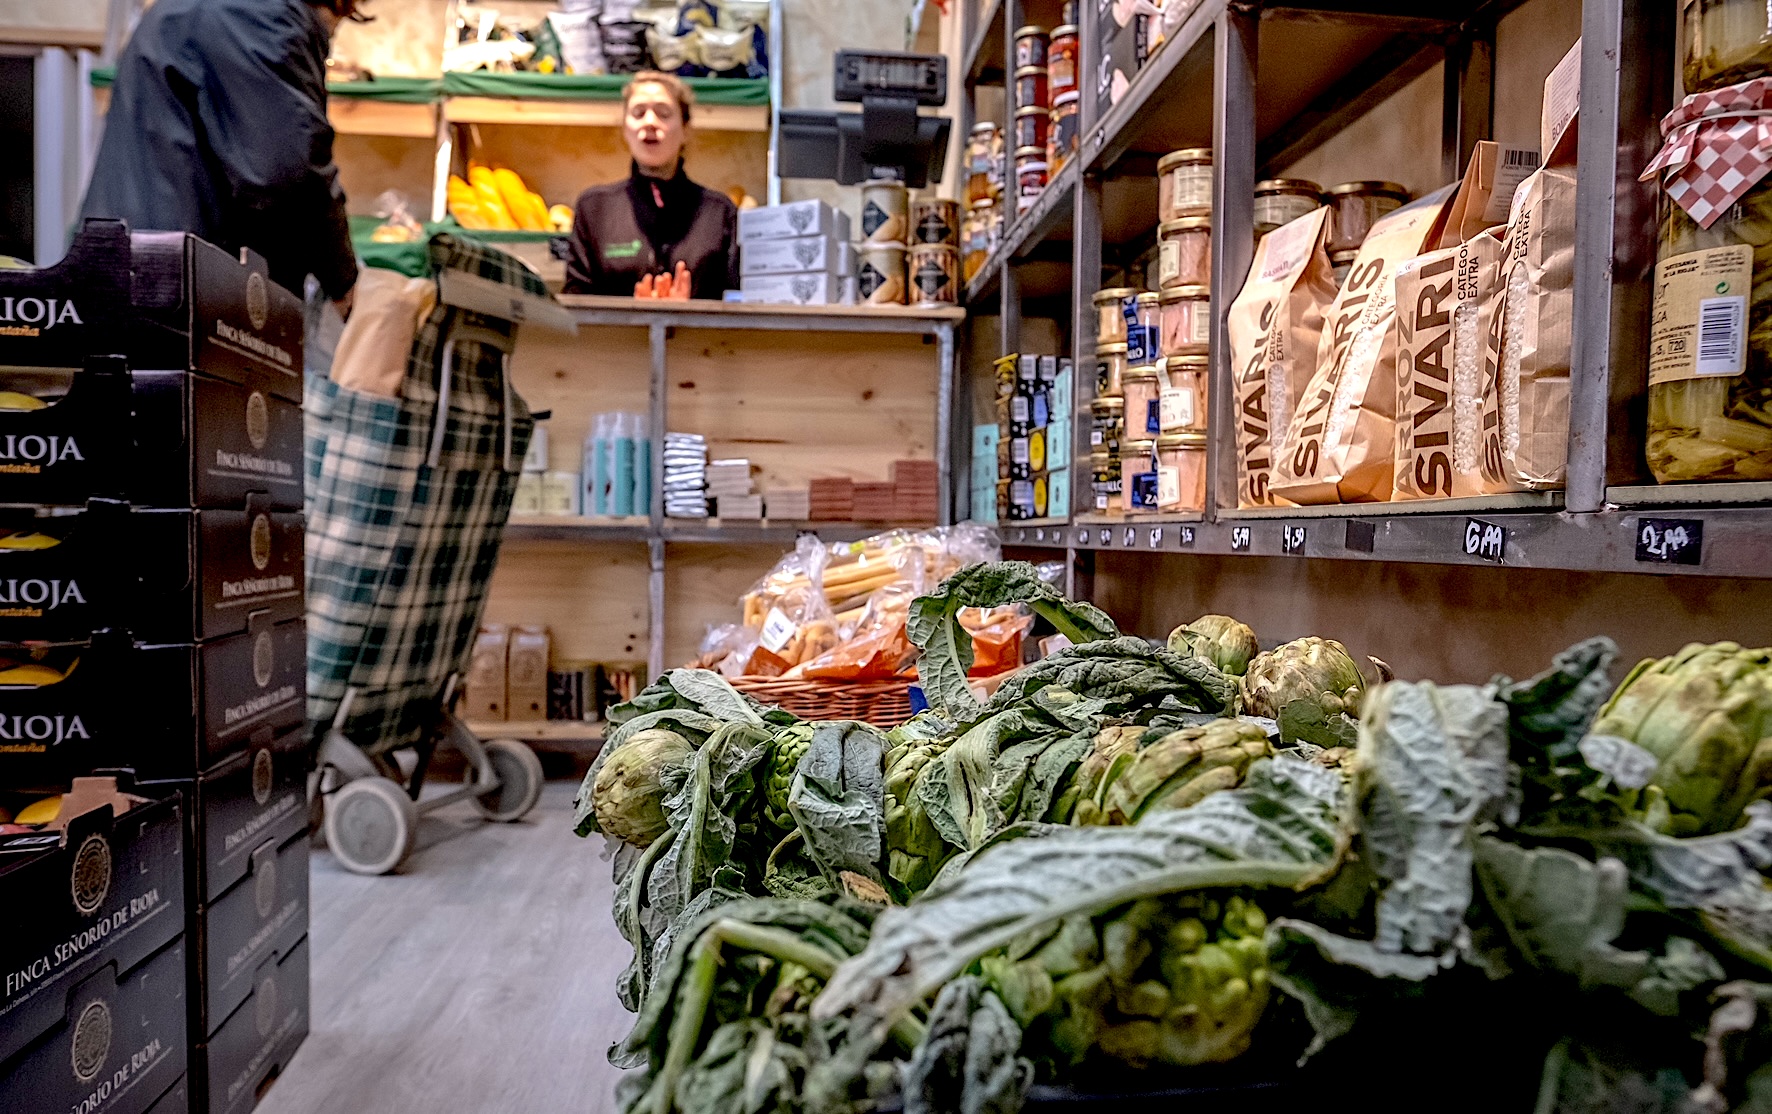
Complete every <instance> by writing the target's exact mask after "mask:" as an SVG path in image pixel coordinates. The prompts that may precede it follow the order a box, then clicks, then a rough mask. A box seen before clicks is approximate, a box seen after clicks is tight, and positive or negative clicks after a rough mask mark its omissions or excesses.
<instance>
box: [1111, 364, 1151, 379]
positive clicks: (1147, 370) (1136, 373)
mask: <svg viewBox="0 0 1772 1114" xmlns="http://www.w3.org/2000/svg"><path fill="white" fill-rule="evenodd" d="M1156 381H1157V365H1156V364H1139V365H1138V366H1137V367H1129V368H1127V369H1126V374H1124V375H1122V376H1120V382H1121V383H1135V382H1136V383H1144V382H1151V383H1155V382H1156Z"/></svg>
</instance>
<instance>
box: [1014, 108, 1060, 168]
mask: <svg viewBox="0 0 1772 1114" xmlns="http://www.w3.org/2000/svg"><path fill="white" fill-rule="evenodd" d="M1051 126H1052V113H1051V111H1050V110H1049V109H1044V108H1040V107H1039V106H1037V105H1035V106H1032V107H1029V108H1018V109H1016V110H1015V154H1016V156H1017V157H1018V158H1019V157H1020V155H1021V152H1022V149H1023V148H1025V147H1039V148H1041V157H1042V158H1044V157H1045V151H1044V148H1045V146H1046V135H1047V129H1049V128H1050V127H1051Z"/></svg>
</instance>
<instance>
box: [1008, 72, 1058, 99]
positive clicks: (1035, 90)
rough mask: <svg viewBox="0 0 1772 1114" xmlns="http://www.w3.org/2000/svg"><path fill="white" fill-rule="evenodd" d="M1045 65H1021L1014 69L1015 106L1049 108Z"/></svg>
mask: <svg viewBox="0 0 1772 1114" xmlns="http://www.w3.org/2000/svg"><path fill="white" fill-rule="evenodd" d="M1046 83H1047V74H1046V67H1045V66H1023V67H1022V68H1021V69H1019V70H1016V71H1015V107H1016V108H1050V107H1052V101H1051V99H1050V98H1049V97H1048V95H1047V84H1046Z"/></svg>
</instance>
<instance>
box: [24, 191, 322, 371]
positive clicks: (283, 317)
mask: <svg viewBox="0 0 1772 1114" xmlns="http://www.w3.org/2000/svg"><path fill="white" fill-rule="evenodd" d="M92 356H122V357H125V358H127V359H128V361H129V366H131V367H132V368H135V369H137V370H143V371H180V372H183V371H196V372H201V373H203V374H204V375H207V376H213V377H215V378H218V379H223V380H226V381H227V382H230V383H235V384H238V385H239V386H242V387H245V388H247V389H248V390H255V391H263V392H265V393H267V394H270V395H273V396H275V397H278V398H282V399H286V400H288V401H290V402H293V403H297V404H299V403H300V402H301V395H302V303H301V299H300V298H299V297H297V296H296V294H295V293H293V292H292V291H289V290H285V289H284V288H283V287H281V286H278V285H277V284H276V283H274V282H272V281H270V277H269V274H268V270H267V268H266V266H265V261H264V259H263V258H261V257H260V256H258V255H256V254H255V253H253V252H251V251H245V252H242V253H241V255H240V256H239V257H238V258H236V257H234V256H231V255H229V254H228V253H227V252H225V251H223V250H222V249H220V248H218V247H216V246H215V245H213V244H209V243H206V242H204V241H203V240H200V239H198V238H197V237H195V236H192V235H190V234H188V233H184V232H137V233H135V234H133V235H132V234H131V233H130V231H129V226H128V225H126V224H124V223H123V222H122V221H117V220H89V221H87V222H86V223H85V225H83V226H82V227H81V229H80V231H79V233H77V234H76V235H75V237H74V240H73V243H72V244H70V245H69V247H68V252H67V254H66V255H65V256H63V257H62V260H61V261H60V262H59V263H56V264H54V265H52V266H49V267H42V268H37V269H31V270H18V271H0V367H7V368H63V369H72V368H80V367H83V366H85V365H86V362H87V359H88V358H89V357H92Z"/></svg>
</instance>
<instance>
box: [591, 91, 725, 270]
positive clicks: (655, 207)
mask: <svg viewBox="0 0 1772 1114" xmlns="http://www.w3.org/2000/svg"><path fill="white" fill-rule="evenodd" d="M621 99H622V127H621V133H622V138H623V139H625V140H626V141H627V144H628V152H629V154H631V155H632V156H633V159H634V162H633V166H632V168H631V169H630V171H629V173H628V177H627V180H626V181H625V182H611V183H609V184H608V185H603V186H592V187H591V188H590V189H588V190H586V191H584V192H583V193H581V194H579V195H578V204H577V206H576V210H575V212H574V213H573V217H572V246H571V252H570V254H569V256H568V258H567V261H566V287H565V291H566V293H568V294H615V295H626V294H633V295H635V296H638V297H668V298H688V297H696V298H718V297H720V296H721V295H722V294H723V293H724V292H725V291H727V290H736V289H738V246H737V243H738V236H737V232H738V208H737V206H735V205H733V204H732V202H731V200H729V199H728V198H727V197H725V196H724V195H722V194H718V193H715V192H714V191H712V190H708V189H703V188H702V187H701V186H698V185H696V184H695V183H694V182H692V181H690V180H689V177H688V175H686V174H684V173H683V144H684V141H685V140H686V139H687V138H688V134H689V114H690V107H691V105H692V104H693V98H692V97H691V96H690V93H689V88H688V87H687V86H686V85H684V84H683V82H682V81H680V80H678V79H677V78H676V77H673V76H671V75H670V74H661V73H653V72H650V71H648V72H644V73H638V74H635V75H634V78H633V80H632V81H629V82H628V85H627V88H625V89H623V90H622V95H621Z"/></svg>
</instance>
